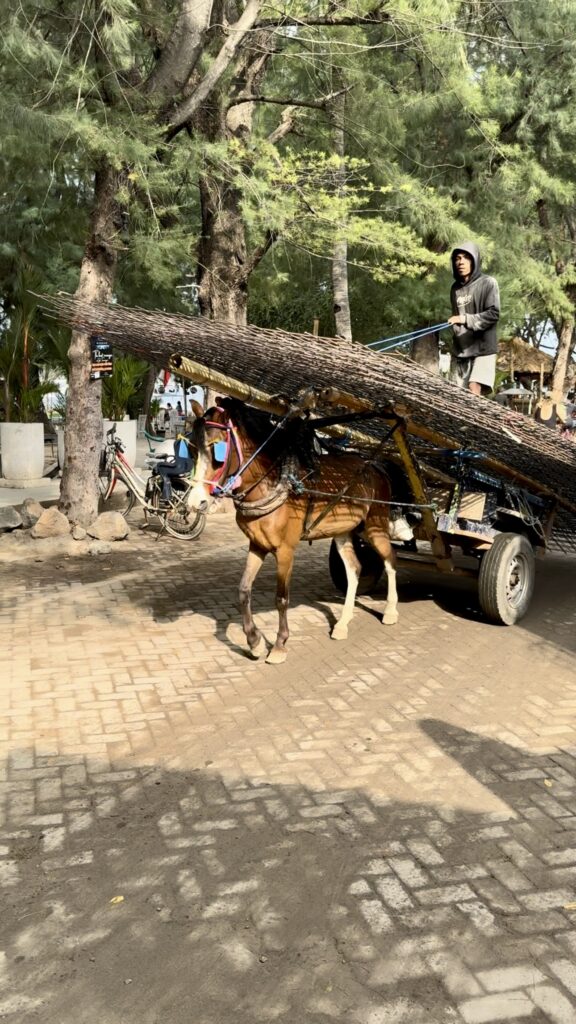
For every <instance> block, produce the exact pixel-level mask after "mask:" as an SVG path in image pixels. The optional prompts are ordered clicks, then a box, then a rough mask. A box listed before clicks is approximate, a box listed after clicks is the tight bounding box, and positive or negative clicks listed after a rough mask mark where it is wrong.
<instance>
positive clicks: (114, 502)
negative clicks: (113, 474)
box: [98, 476, 136, 519]
mask: <svg viewBox="0 0 576 1024" xmlns="http://www.w3.org/2000/svg"><path fill="white" fill-rule="evenodd" d="M109 483H110V477H109V476H99V477H98V490H99V492H100V494H99V498H98V511H99V512H119V513H120V515H121V516H124V519H126V518H127V517H128V516H129V515H130V513H131V511H132V509H133V508H134V502H135V501H136V495H135V494H134V493H133V491H129V490H128V488H127V487H126V484H125V483H122V481H121V480H118V481H117V482H116V487H115V488H114V490H113V491H112V494H111V495H110V497H109V498H108V500H106V498H105V495H106V493H107V491H108V486H109ZM119 487H120V488H125V489H126V493H125V494H122V492H121V491H120V492H119V491H118V488H119Z"/></svg>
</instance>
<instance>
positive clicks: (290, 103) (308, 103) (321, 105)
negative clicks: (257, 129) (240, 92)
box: [227, 86, 352, 110]
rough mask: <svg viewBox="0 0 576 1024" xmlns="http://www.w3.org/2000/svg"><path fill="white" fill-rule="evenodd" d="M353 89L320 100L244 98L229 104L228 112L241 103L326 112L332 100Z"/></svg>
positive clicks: (279, 97)
mask: <svg viewBox="0 0 576 1024" xmlns="http://www.w3.org/2000/svg"><path fill="white" fill-rule="evenodd" d="M351 88H352V87H351V86H349V87H348V88H346V89H340V91H339V92H331V93H328V95H327V96H323V97H322V99H319V100H295V99H288V98H285V97H282V96H244V97H240V98H239V99H237V100H233V101H232V103H229V104H228V107H227V110H230V108H231V107H235V106H236V105H237V104H239V103H278V104H279V105H280V106H284V107H312V108H313V109H315V110H324V109H325V107H326V104H327V103H330V102H331V100H334V99H336V97H338V96H342V95H344V94H345V93H347V92H350V89H351Z"/></svg>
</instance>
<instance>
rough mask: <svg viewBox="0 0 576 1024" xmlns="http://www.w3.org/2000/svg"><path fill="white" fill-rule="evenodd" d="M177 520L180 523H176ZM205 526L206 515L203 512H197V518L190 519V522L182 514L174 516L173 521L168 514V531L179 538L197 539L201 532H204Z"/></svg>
mask: <svg viewBox="0 0 576 1024" xmlns="http://www.w3.org/2000/svg"><path fill="white" fill-rule="evenodd" d="M176 522H178V523H179V524H180V525H176ZM205 526H206V516H205V515H203V513H202V512H197V513H196V517H195V519H190V521H189V522H187V521H185V520H184V519H182V518H181V517H180V516H178V517H176V518H174V517H173V518H172V522H171V521H170V515H167V516H166V533H169V534H170V536H171V537H177V538H178V540H196V539H197V538H198V537H199V536H200V534H201V533H204V527H205Z"/></svg>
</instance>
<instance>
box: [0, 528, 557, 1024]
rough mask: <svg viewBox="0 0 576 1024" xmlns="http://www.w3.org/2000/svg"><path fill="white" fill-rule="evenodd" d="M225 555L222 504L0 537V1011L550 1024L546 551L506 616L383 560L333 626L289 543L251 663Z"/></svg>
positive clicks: (551, 583)
mask: <svg viewBox="0 0 576 1024" xmlns="http://www.w3.org/2000/svg"><path fill="white" fill-rule="evenodd" d="M243 560H244V543H243V540H242V538H241V535H240V534H239V533H238V532H237V530H236V527H235V526H234V524H233V523H232V522H231V521H230V520H229V519H228V517H226V516H223V517H217V519H215V520H213V521H211V522H210V524H209V529H208V530H207V531H206V533H205V535H204V536H203V538H202V540H201V542H199V543H198V544H196V545H192V544H190V545H189V544H184V543H181V542H177V541H173V542H172V541H170V540H168V539H167V538H165V539H164V538H163V539H162V540H161V541H160V542H159V543H156V541H155V540H154V539H153V538H150V537H146V536H143V537H136V538H134V539H133V540H132V541H131V542H130V544H129V546H128V547H127V548H123V547H122V545H118V546H117V548H115V549H114V552H113V556H109V557H108V556H102V557H100V558H97V559H90V560H89V561H87V560H84V559H82V560H79V559H78V560H74V559H56V560H51V561H49V562H48V561H47V562H42V563H32V562H20V563H18V564H17V565H14V566H11V567H8V566H7V565H6V564H5V563H4V564H3V565H2V567H1V569H0V571H1V572H2V575H3V582H4V586H3V597H2V611H1V623H2V633H1V635H2V641H1V648H2V649H1V655H2V665H3V678H2V682H1V683H0V727H1V732H0V738H1V743H2V764H3V767H2V768H1V775H0V780H1V781H0V793H1V800H2V803H1V805H0V806H1V807H2V812H1V813H2V837H1V838H0V888H1V889H2V894H3V904H2V905H3V912H2V917H1V919H0V1019H7V1020H9V1021H18V1022H20V1021H23V1022H24V1021H32V1020H42V1021H43V1022H47V1024H68V1022H70V1024H137V1022H138V1024H180V1022H184V1021H186V1022H190V1024H228V1022H230V1024H231V1022H234V1024H236V1022H240V1024H254V1022H260V1021H279V1022H280V1024H301V1022H311V1024H327V1022H346V1024H347V1022H351V1024H431V1022H438V1024H440V1022H442V1024H443V1022H452V1021H454V1022H460V1024H461V1022H465V1024H476V1022H482V1021H508V1020H515V1021H516V1020H518V1021H523V1020H530V1021H531V1022H533V1024H542V1022H547V1024H550V1022H551V1024H570V1022H576V967H575V962H576V790H575V778H576V729H575V727H574V712H575V710H576V673H575V671H574V653H575V651H576V637H575V631H574V623H575V619H576V612H575V608H574V589H573V585H572V580H573V577H574V570H575V569H576V563H575V562H574V561H572V562H569V561H566V560H560V559H554V558H552V559H550V560H549V561H548V562H547V563H544V565H543V566H542V569H541V573H540V580H539V585H538V592H537V597H536V599H535V602H534V606H533V608H532V610H531V612H530V613H529V615H528V617H527V618H526V620H524V623H523V624H522V626H519V627H516V628H515V629H512V630H510V629H508V630H507V629H499V628H497V627H494V626H489V625H487V624H486V623H484V622H483V621H482V619H481V616H480V614H479V612H478V611H477V608H476V607H475V602H474V597H473V595H472V594H471V592H470V590H469V589H467V588H465V587H463V586H462V585H456V584H455V585H454V586H453V587H450V588H447V587H446V586H443V587H438V586H436V587H432V586H431V585H430V583H429V582H428V580H426V582H425V583H422V582H420V583H418V584H416V583H414V582H410V581H404V583H403V584H401V586H400V598H401V605H400V612H401V617H400V622H399V623H398V625H397V626H394V627H383V626H381V624H380V621H379V617H378V615H377V612H378V609H379V608H380V607H381V603H382V600H383V594H382V593H380V594H376V595H375V596H374V597H370V598H368V597H366V598H362V599H361V602H360V603H361V607H360V608H359V610H358V611H357V614H356V617H355V619H354V622H353V624H352V627H351V629H350V639H349V640H348V641H347V642H344V643H337V642H334V641H332V640H330V638H329V626H330V624H331V622H332V621H333V619H334V610H335V609H336V607H337V605H338V603H339V598H338V597H337V596H336V595H335V594H334V591H333V588H332V585H331V583H330V580H329V576H328V572H327V547H326V546H325V545H318V546H314V547H313V548H312V549H309V548H307V547H302V549H301V551H300V552H299V559H298V564H297V569H296V572H295V581H294V593H293V610H292V614H291V620H290V624H291V629H292V637H291V640H290V655H289V660H288V662H287V663H286V665H284V666H282V667H280V668H277V667H272V666H266V665H264V664H261V663H259V662H253V661H251V660H249V659H248V658H247V657H246V656H245V653H244V646H243V642H242V635H241V633H240V632H239V630H238V627H237V626H236V625H235V623H236V621H237V618H238V613H237V601H236V590H237V585H238V581H239V577H240V573H241V568H242V564H243ZM272 597H273V570H272V566H270V567H269V568H265V569H264V570H263V572H262V574H261V577H259V579H258V582H257V585H256V600H255V607H256V613H257V618H258V621H259V624H260V625H261V627H262V628H263V630H264V632H265V633H266V634H267V635H268V637H269V638H272V636H273V634H274V631H275V624H276V613H275V611H274V610H273V599H272Z"/></svg>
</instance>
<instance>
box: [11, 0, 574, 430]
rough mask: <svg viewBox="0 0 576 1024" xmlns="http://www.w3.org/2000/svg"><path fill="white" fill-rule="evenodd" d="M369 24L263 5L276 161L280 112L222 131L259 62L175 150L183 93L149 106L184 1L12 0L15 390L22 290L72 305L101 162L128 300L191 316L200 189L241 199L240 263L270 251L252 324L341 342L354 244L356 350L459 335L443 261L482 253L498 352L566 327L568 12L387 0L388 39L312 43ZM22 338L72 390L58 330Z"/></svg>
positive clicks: (569, 281) (564, 1) (319, 0)
mask: <svg viewBox="0 0 576 1024" xmlns="http://www.w3.org/2000/svg"><path fill="white" fill-rule="evenodd" d="M232 6H233V5H232ZM236 6H238V7H239V6H240V5H236ZM377 7H378V5H375V4H374V2H373V0H354V2H351V0H350V2H349V3H346V2H344V3H342V4H337V5H335V4H333V3H331V2H330V0H297V2H292V0H291V2H290V3H289V2H288V0H283V2H280V3H279V4H275V5H268V4H265V3H263V4H262V11H261V17H262V18H263V19H265V18H273V19H278V18H279V17H280V16H281V15H282V13H285V14H286V15H287V17H288V18H289V19H290V26H289V27H284V28H279V29H275V30H274V31H273V34H272V37H271V38H272V39H273V42H274V46H275V51H274V53H273V54H272V56H271V57H270V59H269V60H268V61H267V62H266V63H265V65H263V70H262V73H261V75H260V77H259V78H258V80H257V81H256V82H255V83H254V85H253V87H254V94H255V95H257V96H258V98H259V99H260V100H263V99H266V98H272V99H278V98H285V99H286V100H287V101H290V102H291V103H292V104H293V117H294V130H293V131H291V132H289V133H287V134H285V135H284V136H282V138H279V139H277V140H276V141H275V142H273V141H271V140H270V138H269V136H270V135H271V133H272V132H274V131H275V129H277V128H278V126H279V124H280V119H281V116H282V113H283V105H282V104H281V103H270V102H263V101H262V102H258V103H255V104H254V110H253V124H252V127H251V129H250V130H246V131H245V132H244V133H241V132H240V133H235V132H233V131H231V130H230V128H229V124H228V122H227V121H226V118H225V116H224V113H225V111H226V110H227V109H228V112H230V110H234V107H228V105H229V104H230V103H231V102H232V100H233V99H234V98H235V97H236V98H237V96H236V93H235V89H236V88H237V81H238V78H237V75H238V69H239V67H240V66H241V62H242V60H243V59H245V57H246V49H244V50H243V51H242V52H241V53H240V55H239V58H238V60H237V61H236V62H235V63H233V64H232V65H231V67H230V68H229V70H228V72H227V74H226V75H225V76H224V77H223V79H222V81H221V83H220V84H219V86H218V88H217V89H216V90H215V91H214V92H213V93H212V94H211V96H210V97H209V99H208V101H207V103H206V104H204V106H203V107H202V109H201V110H200V112H199V115H198V117H196V118H195V119H194V120H193V122H192V123H191V126H190V128H189V131H187V132H182V133H181V134H179V135H177V136H175V137H174V138H172V137H170V138H169V137H167V135H166V117H167V116H168V115H167V114H166V110H171V109H172V107H174V106H176V105H177V104H178V102H179V100H180V99H181V98H182V95H173V96H172V95H170V96H168V97H161V99H156V98H155V97H154V96H153V95H152V94H151V93H150V92H149V91H147V90H146V88H145V87H144V82H145V81H146V77H147V75H148V74H149V73H150V71H151V70H152V68H153V67H154V64H155V61H156V59H157V50H158V49H161V48H162V46H163V44H164V42H165V40H166V39H167V38H168V36H169V33H170V31H171V28H172V26H173V24H174V18H175V12H176V11H177V10H178V9H179V5H177V4H174V3H173V2H172V0H160V2H158V3H153V4H152V3H149V2H146V3H144V2H136V0H102V2H101V3H94V4H85V3H84V2H82V0H68V2H67V3H66V4H65V5H64V7H62V6H60V7H54V5H53V3H51V2H49V0H21V2H20V3H19V4H18V5H16V6H15V5H12V4H9V3H8V0H0V17H1V23H2V37H1V41H0V65H1V67H0V84H1V88H0V131H1V132H2V140H3V145H2V152H1V154H0V174H1V175H2V179H3V183H4V185H3V189H2V194H1V195H0V214H1V216H0V279H1V280H2V296H1V301H2V307H1V309H2V311H3V312H0V346H1V347H0V358H2V360H7V363H6V366H7V369H8V372H9V379H10V381H11V382H12V384H14V387H16V384H15V383H14V382H16V381H17V380H18V379H19V373H20V370H19V369H18V368H17V365H16V364H17V349H18V344H19V342H17V339H18V338H20V337H21V336H22V331H23V325H24V324H25V323H26V322H27V320H26V317H27V316H28V313H27V307H26V303H25V300H24V298H23V291H22V286H21V281H20V279H19V275H20V274H21V269H22V267H23V266H26V267H28V268H29V270H30V273H31V274H33V276H34V281H35V285H34V288H33V289H32V290H35V291H55V290H58V289H63V290H67V291H70V290H74V288H75V287H76V284H77V281H78V271H79V265H80V260H81V258H82V252H83V249H84V245H85V241H86V237H87V234H88V229H89V218H90V214H91V211H92V203H93V183H94V172H95V170H96V168H97V167H99V166H100V165H101V163H102V161H107V162H109V163H110V164H112V165H113V166H115V167H116V168H118V169H122V170H123V171H124V184H123V185H122V187H121V190H120V192H119V195H118V197H117V198H118V200H119V204H120V207H121V212H122V226H121V227H119V229H118V233H117V236H116V237H115V240H114V244H115V246H116V247H117V251H118V253H119V254H120V264H119V272H118V276H117V280H116V298H117V299H118V300H119V301H124V302H127V303H130V304H134V305H142V306H147V307H152V306H158V307H160V308H164V309H167V310H178V309H181V308H185V300H184V298H183V292H182V291H181V290H180V289H181V286H182V284H183V281H184V280H187V279H188V277H187V275H189V274H190V272H191V271H192V272H194V270H195V269H196V265H197V259H198V255H197V247H198V241H199V239H200V237H201V235H202V233H203V232H205V231H206V230H207V228H206V224H202V222H201V216H200V205H199V180H200V178H201V177H206V176H209V177H211V179H212V180H213V181H215V182H217V183H218V185H219V187H220V188H221V194H225V193H226V192H229V193H233V194H234V195H235V196H237V197H238V208H239V210H240V213H241V217H242V222H243V228H244V230H245V233H246V239H247V249H248V255H249V256H250V254H251V253H254V252H256V251H258V249H259V248H261V247H263V246H265V243H266V244H268V242H269V240H270V238H273V239H274V244H273V245H271V246H270V248H269V250H268V251H267V255H266V256H265V257H264V259H263V260H262V262H261V263H260V264H259V265H258V266H257V270H256V271H255V272H254V273H253V274H252V277H251V281H250V289H251V292H250V306H249V310H250V318H251V319H253V320H255V321H256V322H260V323H262V324H264V325H271V326H272V325H273V326H284V327H287V328H291V329H300V330H310V329H311V328H312V322H313V320H314V318H315V317H318V318H319V319H320V321H321V325H320V329H321V331H322V332H323V333H331V332H332V331H333V329H334V327H333V316H332V300H331V286H330V260H331V257H332V252H333V246H334V243H335V241H337V240H341V239H343V238H344V239H345V240H346V241H347V243H348V254H349V288H350V299H351V306H352V320H353V330H354V336H355V337H357V338H359V339H361V340H371V339H374V338H376V337H381V336H384V335H386V334H389V333H396V332H397V331H400V330H402V329H410V328H411V327H415V326H419V325H421V324H424V323H426V322H430V321H438V320H443V319H445V317H446V315H447V313H448V292H449V288H450V284H451V276H450V268H449V251H450V249H451V247H452V245H453V244H454V243H455V242H456V241H458V240H459V239H461V238H462V237H473V238H475V239H476V240H477V241H478V242H479V244H480V245H481V247H482V249H483V252H484V255H485V266H486V268H487V269H489V271H490V272H493V273H494V274H495V275H496V276H497V278H498V280H499V283H500V286H501V293H502V304H503V318H502V325H501V326H502V332H503V333H505V332H507V331H508V330H514V329H518V327H520V326H521V325H522V324H523V323H524V322H525V320H526V318H527V317H529V318H530V320H531V322H532V321H535V322H543V321H545V320H546V319H547V318H550V319H551V320H552V321H554V322H558V321H560V320H561V319H562V318H563V317H567V316H570V315H571V314H573V311H574V306H575V301H576V269H575V265H574V244H575V240H576V222H575V217H574V204H575V184H574V183H575V182H576V112H575V111H576V108H575V107H574V103H573V96H574V95H575V94H576V61H575V60H574V56H575V54H574V50H575V45H574V42H573V40H574V39H576V7H575V5H574V4H573V3H571V2H570V0H532V2H531V3H529V4H527V3H509V4H506V5H505V7H506V10H505V11H504V7H503V5H501V4H488V3H481V2H478V0H389V2H387V3H386V4H385V5H382V14H383V15H385V17H383V19H382V21H381V22H380V23H375V22H374V21H372V22H371V23H370V22H364V23H360V22H359V23H358V24H356V25H346V26H345V27H340V28H336V29H335V28H334V27H333V26H331V25H321V24H314V25H307V24H306V20H307V19H309V18H310V17H311V16H313V17H314V19H315V20H316V22H318V21H320V20H321V19H322V18H326V19H328V18H338V17H347V18H349V19H350V18H351V17H353V16H356V17H359V16H362V15H363V16H368V15H370V14H371V13H372V12H373V11H374V10H375V9H376V8H377ZM229 13H230V12H229ZM218 32H219V29H217V28H216V27H215V28H214V30H213V31H212V33H210V34H209V35H210V38H209V39H208V38H207V41H206V48H205V51H204V53H203V54H202V59H201V61H200V64H199V73H201V72H203V71H205V70H206V69H207V68H208V67H210V64H211V60H212V57H213V54H214V52H216V51H217V45H218V39H219V38H220V37H219V35H218ZM252 38H253V37H252V36H251V37H250V38H249V40H248V43H249V42H250V39H252ZM335 81H336V82H340V81H342V82H344V83H345V86H346V88H347V90H348V91H347V95H346V104H345V112H344V114H343V117H344V122H343V128H344V135H345V145H346V156H345V158H344V160H340V158H338V157H336V156H335V155H334V153H333V145H332V120H331V113H330V110H331V108H330V105H329V104H326V103H324V102H323V97H326V96H328V95H330V94H331V92H332V91H333V88H334V82H335ZM300 104H301V105H300ZM163 105H164V106H163ZM215 112H216V113H215ZM216 115H217V116H218V117H220V115H222V116H221V117H220V121H219V122H218V124H217V123H216V122H217V117H216ZM215 118H216V120H215ZM228 271H229V274H230V278H229V280H233V275H234V268H230V267H228ZM29 329H30V331H31V334H32V335H33V339H34V346H35V347H34V359H35V360H36V361H37V362H38V363H39V364H41V365H51V366H53V367H55V368H58V370H59V372H62V371H64V372H66V358H67V357H66V352H65V349H66V344H67V335H66V332H64V331H61V330H60V329H59V328H57V327H56V326H55V325H53V324H52V325H50V324H47V323H46V322H44V321H43V320H42V319H41V317H40V316H39V315H38V313H37V312H35V313H34V314H33V319H32V320H31V321H30V322H29ZM3 365H4V363H3ZM117 383H118V394H117V398H113V396H112V393H111V391H110V389H111V388H112V385H111V384H110V385H105V388H104V390H105V392H107V391H108V394H107V397H106V398H105V401H106V402H108V407H109V409H112V408H114V410H115V415H116V413H119V412H120V411H121V410H122V411H125V409H126V403H127V402H128V400H129V399H128V398H127V397H126V394H127V392H126V391H125V392H124V394H123V397H122V396H121V390H122V387H123V385H122V384H121V382H120V381H118V382H117ZM114 386H115V387H116V385H114ZM127 387H128V385H127ZM132 388H133V390H132V395H133V394H134V389H135V383H134V381H133V383H132ZM129 390H130V389H129V388H128V391H129Z"/></svg>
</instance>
